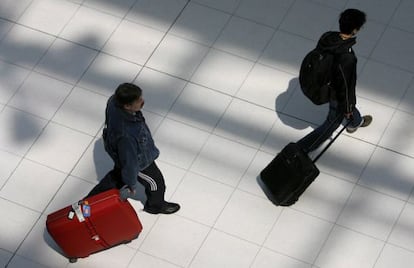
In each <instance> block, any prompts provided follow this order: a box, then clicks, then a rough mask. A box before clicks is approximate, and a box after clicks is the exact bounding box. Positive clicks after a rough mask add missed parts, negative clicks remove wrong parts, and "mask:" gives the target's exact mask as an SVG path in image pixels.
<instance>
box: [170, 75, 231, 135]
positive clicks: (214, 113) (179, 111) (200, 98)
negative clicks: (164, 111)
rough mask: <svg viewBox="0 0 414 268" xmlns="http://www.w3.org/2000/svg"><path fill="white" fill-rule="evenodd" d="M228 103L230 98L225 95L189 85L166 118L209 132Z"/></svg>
mask: <svg viewBox="0 0 414 268" xmlns="http://www.w3.org/2000/svg"><path fill="white" fill-rule="evenodd" d="M207 100H208V101H207ZM230 102H231V97H229V96H227V95H225V94H222V93H219V92H215V91H212V90H210V89H207V88H205V87H202V86H198V85H196V84H192V83H189V84H187V85H186V87H185V88H184V90H183V91H182V93H181V94H180V96H179V97H178V99H177V101H176V102H175V103H174V105H173V107H172V108H171V111H170V112H169V114H168V117H169V118H172V119H175V120H177V121H181V122H184V123H187V124H189V125H192V126H195V127H198V128H201V129H203V130H206V131H209V132H211V131H213V129H214V128H215V126H216V125H217V123H218V121H219V120H220V118H221V116H222V115H223V113H224V112H225V110H226V108H227V107H228V105H229V104H230Z"/></svg>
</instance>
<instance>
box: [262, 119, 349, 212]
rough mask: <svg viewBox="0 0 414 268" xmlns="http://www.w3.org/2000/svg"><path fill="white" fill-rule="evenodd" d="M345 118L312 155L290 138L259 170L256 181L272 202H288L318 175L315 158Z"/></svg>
mask: <svg viewBox="0 0 414 268" xmlns="http://www.w3.org/2000/svg"><path fill="white" fill-rule="evenodd" d="M348 124H349V122H348V123H347V124H346V125H345V126H344V127H343V128H342V129H341V130H340V131H339V133H338V134H337V135H336V136H335V137H334V138H333V139H332V140H331V141H330V142H329V143H328V144H327V145H326V146H325V148H324V149H323V150H322V151H321V152H320V153H319V154H318V155H317V156H316V157H315V159H313V160H312V159H310V158H309V156H308V154H306V153H305V152H304V151H303V150H302V149H301V148H300V147H299V145H297V144H296V143H294V142H291V143H289V144H288V145H286V146H285V147H284V148H283V149H282V151H281V152H280V153H278V154H277V155H276V157H275V158H274V159H273V160H272V161H271V162H270V163H269V164H268V165H267V166H266V167H265V168H264V169H263V170H262V171H261V172H260V176H259V180H258V181H259V184H260V186H261V187H262V189H263V191H264V193H265V194H266V196H267V197H268V198H269V200H270V201H272V202H273V203H274V204H275V205H278V206H290V205H293V204H294V203H296V201H297V200H298V199H299V197H300V196H301V195H302V193H303V192H304V191H305V190H306V188H308V186H309V185H310V184H311V183H312V182H313V181H314V180H315V178H316V177H317V176H318V175H319V169H318V167H317V166H316V165H315V162H316V161H317V160H318V159H319V158H320V157H321V156H322V154H323V153H324V152H325V151H326V150H327V149H328V148H329V146H331V145H332V143H333V142H334V141H335V140H336V139H337V138H338V137H339V135H340V134H341V133H342V132H343V131H344V130H345V128H346V127H347V126H348Z"/></svg>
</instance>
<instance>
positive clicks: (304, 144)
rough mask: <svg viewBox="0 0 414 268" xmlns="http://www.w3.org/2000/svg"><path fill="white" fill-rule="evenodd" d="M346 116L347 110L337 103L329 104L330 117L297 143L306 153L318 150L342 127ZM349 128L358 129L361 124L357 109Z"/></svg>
mask: <svg viewBox="0 0 414 268" xmlns="http://www.w3.org/2000/svg"><path fill="white" fill-rule="evenodd" d="M344 115H345V110H344V109H343V108H341V107H340V106H338V103H337V102H336V101H331V102H330V103H329V113H328V116H327V118H326V120H325V122H323V124H322V125H320V126H319V127H318V128H316V129H314V130H313V131H312V132H311V133H309V134H308V135H306V136H305V137H303V138H302V139H300V140H299V141H298V142H297V143H298V145H299V146H300V147H301V148H302V149H303V151H305V152H306V153H308V152H311V151H313V150H315V149H317V148H318V147H319V146H320V145H321V144H322V143H323V142H324V141H326V140H327V139H328V138H329V137H331V135H332V133H334V131H335V130H336V129H337V128H338V127H339V126H340V125H341V123H342V121H343V119H344ZM351 120H352V121H351V123H350V124H349V125H348V126H349V127H352V128H354V127H358V126H359V125H360V124H361V121H362V117H361V114H360V112H359V111H358V109H357V108H354V109H353V111H352V119H351Z"/></svg>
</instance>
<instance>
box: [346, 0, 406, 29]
mask: <svg viewBox="0 0 414 268" xmlns="http://www.w3.org/2000/svg"><path fill="white" fill-rule="evenodd" d="M397 5H398V3H397V2H393V1H387V0H380V1H375V0H350V1H348V4H347V5H346V7H345V8H357V9H359V10H364V11H365V12H366V13H367V17H368V19H370V20H373V21H378V22H382V23H385V24H387V23H388V22H389V20H390V19H391V16H392V15H393V14H394V11H395V10H396V8H397Z"/></svg>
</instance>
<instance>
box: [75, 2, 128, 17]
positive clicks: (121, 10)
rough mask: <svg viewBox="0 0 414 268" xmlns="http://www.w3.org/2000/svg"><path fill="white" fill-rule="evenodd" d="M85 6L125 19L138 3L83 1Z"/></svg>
mask: <svg viewBox="0 0 414 268" xmlns="http://www.w3.org/2000/svg"><path fill="white" fill-rule="evenodd" d="M82 2H83V4H84V5H85V6H88V7H92V8H96V9H98V10H101V11H103V12H105V13H109V14H112V15H115V16H117V17H121V18H123V17H124V16H125V15H126V14H127V13H128V11H129V10H130V8H131V7H132V6H133V5H134V3H135V2H136V1H135V0H107V1H104V2H102V1H100V0H82Z"/></svg>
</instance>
